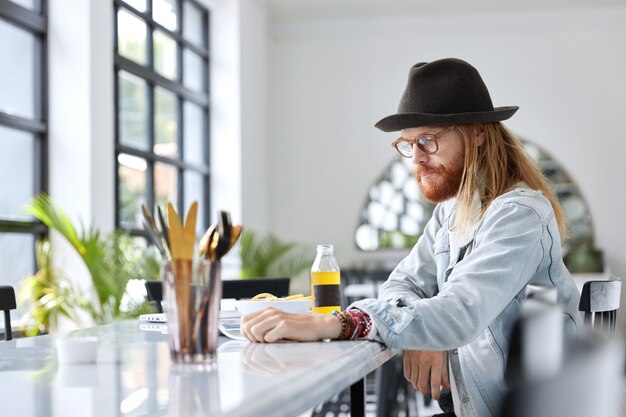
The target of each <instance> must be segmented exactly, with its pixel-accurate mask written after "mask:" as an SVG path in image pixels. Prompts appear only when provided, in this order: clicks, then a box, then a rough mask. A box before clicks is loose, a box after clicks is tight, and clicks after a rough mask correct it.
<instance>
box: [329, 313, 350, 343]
mask: <svg viewBox="0 0 626 417" xmlns="http://www.w3.org/2000/svg"><path fill="white" fill-rule="evenodd" d="M333 315H334V316H335V317H337V318H338V319H339V321H340V322H341V333H339V340H348V339H349V338H350V333H352V329H351V327H352V326H351V325H350V320H349V319H348V316H347V315H346V313H344V312H342V311H337V310H335V311H333Z"/></svg>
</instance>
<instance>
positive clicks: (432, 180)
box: [413, 155, 464, 203]
mask: <svg viewBox="0 0 626 417" xmlns="http://www.w3.org/2000/svg"><path fill="white" fill-rule="evenodd" d="M463 164H464V157H463V155H460V157H459V158H457V159H456V160H454V161H452V162H451V163H450V166H444V165H441V166H439V167H428V166H425V165H417V166H415V168H414V169H413V176H414V177H415V179H416V180H417V183H418V184H419V187H420V191H421V192H422V195H423V196H424V197H426V199H427V200H428V201H430V202H432V203H441V202H442V201H446V200H448V199H450V198H453V197H455V196H456V195H457V193H458V192H459V187H460V185H461V178H462V177H463ZM427 174H428V176H427V177H422V176H423V175H427Z"/></svg>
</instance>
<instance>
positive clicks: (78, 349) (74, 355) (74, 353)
mask: <svg viewBox="0 0 626 417" xmlns="http://www.w3.org/2000/svg"><path fill="white" fill-rule="evenodd" d="M56 344H57V355H58V360H59V363H60V364H77V363H95V362H96V358H97V356H98V338H97V337H66V338H62V339H57V341H56Z"/></svg>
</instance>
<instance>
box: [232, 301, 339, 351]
mask: <svg viewBox="0 0 626 417" xmlns="http://www.w3.org/2000/svg"><path fill="white" fill-rule="evenodd" d="M241 333H243V335H244V336H245V337H246V338H247V339H248V340H250V341H251V342H261V343H273V342H278V341H281V340H295V341H299V342H312V341H316V340H322V339H337V338H339V335H340V334H341V322H340V321H339V319H338V318H337V317H335V316H333V315H329V314H297V313H288V312H286V311H283V310H279V309H276V308H273V307H268V308H266V309H264V310H259V311H255V312H254V313H250V314H247V315H245V316H243V317H242V318H241Z"/></svg>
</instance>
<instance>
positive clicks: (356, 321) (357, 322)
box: [345, 308, 372, 339]
mask: <svg viewBox="0 0 626 417" xmlns="http://www.w3.org/2000/svg"><path fill="white" fill-rule="evenodd" d="M345 315H346V316H348V318H349V321H350V324H351V327H352V329H351V332H350V339H364V338H365V337H367V335H368V334H369V332H370V331H371V330H372V319H371V318H370V316H369V315H368V314H367V313H366V312H365V311H362V310H359V309H356V308H353V309H350V310H346V311H345Z"/></svg>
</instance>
